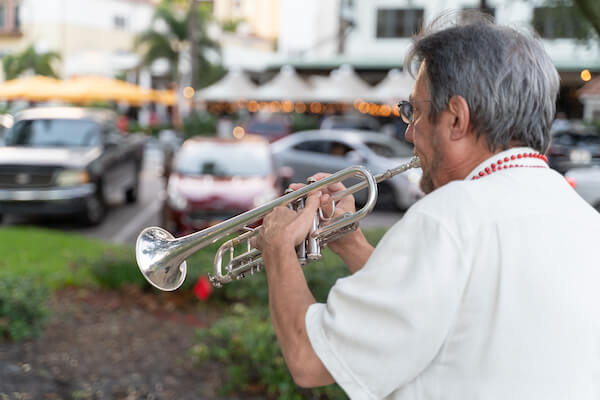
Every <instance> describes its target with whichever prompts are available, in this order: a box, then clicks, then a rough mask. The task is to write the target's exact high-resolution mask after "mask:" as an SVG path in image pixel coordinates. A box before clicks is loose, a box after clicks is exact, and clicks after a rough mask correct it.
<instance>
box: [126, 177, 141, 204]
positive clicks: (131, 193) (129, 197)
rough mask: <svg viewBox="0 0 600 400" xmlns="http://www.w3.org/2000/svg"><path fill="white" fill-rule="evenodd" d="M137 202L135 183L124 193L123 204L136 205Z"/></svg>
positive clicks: (136, 186)
mask: <svg viewBox="0 0 600 400" xmlns="http://www.w3.org/2000/svg"><path fill="white" fill-rule="evenodd" d="M137 201H138V183H137V181H136V183H135V185H134V186H132V187H130V188H128V189H127V190H126V191H125V202H126V203H127V204H133V203H137Z"/></svg>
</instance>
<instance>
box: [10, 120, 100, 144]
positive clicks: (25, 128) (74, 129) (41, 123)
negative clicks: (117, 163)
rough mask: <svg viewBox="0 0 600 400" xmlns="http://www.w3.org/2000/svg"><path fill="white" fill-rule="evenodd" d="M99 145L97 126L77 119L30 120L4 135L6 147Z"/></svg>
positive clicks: (18, 123)
mask: <svg viewBox="0 0 600 400" xmlns="http://www.w3.org/2000/svg"><path fill="white" fill-rule="evenodd" d="M99 143H100V133H99V131H98V124H96V123H95V122H93V121H90V120H78V119H32V120H23V121H19V122H17V123H16V124H15V125H14V126H13V127H12V129H11V130H10V131H9V132H8V134H7V135H6V140H5V144H6V145H8V146H30V147H90V146H96V145H98V144H99Z"/></svg>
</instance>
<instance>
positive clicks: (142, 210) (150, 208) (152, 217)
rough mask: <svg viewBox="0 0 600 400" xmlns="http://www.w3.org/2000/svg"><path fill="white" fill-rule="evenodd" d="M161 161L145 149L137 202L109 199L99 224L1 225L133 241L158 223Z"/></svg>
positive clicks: (372, 218)
mask: <svg viewBox="0 0 600 400" xmlns="http://www.w3.org/2000/svg"><path fill="white" fill-rule="evenodd" d="M161 164H162V156H161V154H159V152H158V151H157V150H156V149H152V148H151V149H149V150H147V151H146V154H145V158H144V169H143V171H142V175H141V183H140V193H139V199H138V202H137V203H136V204H125V201H124V199H122V198H114V199H109V205H110V208H109V211H108V214H107V216H106V219H105V220H104V222H103V223H102V224H100V225H99V226H96V227H82V226H81V224H79V223H78V222H77V221H75V220H70V219H67V218H65V219H56V218H44V219H39V218H24V217H14V216H6V218H5V219H4V222H3V225H4V226H8V225H22V224H28V225H31V224H34V225H36V226H41V227H45V228H48V229H58V230H62V231H65V232H69V233H77V234H81V235H84V236H88V237H91V238H95V239H101V240H105V241H108V242H112V243H117V244H132V245H133V244H135V241H136V238H137V236H138V234H139V233H140V232H141V231H142V229H144V228H145V227H148V226H153V225H160V218H159V211H160V206H161V201H162V197H163V191H164V179H163V178H162V176H161V173H162V169H161V167H160V165H161ZM401 216H402V213H401V212H389V211H375V212H373V213H371V214H370V215H369V216H367V217H366V218H364V219H363V220H362V221H361V222H360V225H361V227H362V228H366V229H369V228H379V227H384V228H387V227H390V226H391V225H392V224H393V223H395V222H396V221H398V219H400V217H401ZM0 226H1V225H0Z"/></svg>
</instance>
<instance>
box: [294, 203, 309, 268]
mask: <svg viewBox="0 0 600 400" xmlns="http://www.w3.org/2000/svg"><path fill="white" fill-rule="evenodd" d="M303 208H304V198H302V197H301V198H299V199H298V200H296V203H295V204H294V210H296V211H297V210H302V209H303ZM296 257H297V258H298V262H299V263H300V265H304V264H306V262H307V261H306V260H307V258H306V257H307V253H306V240H303V241H302V242H301V243H300V244H299V245H298V246H296Z"/></svg>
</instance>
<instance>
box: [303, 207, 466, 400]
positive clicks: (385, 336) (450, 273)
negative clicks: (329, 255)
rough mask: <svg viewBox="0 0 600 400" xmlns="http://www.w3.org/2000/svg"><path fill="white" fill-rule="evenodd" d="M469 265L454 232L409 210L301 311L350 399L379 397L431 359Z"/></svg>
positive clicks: (452, 315)
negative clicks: (322, 297)
mask: <svg viewBox="0 0 600 400" xmlns="http://www.w3.org/2000/svg"><path fill="white" fill-rule="evenodd" d="M468 267H469V266H467V265H465V263H464V262H463V257H462V252H461V249H460V248H459V245H458V242H457V241H456V238H455V237H454V235H452V234H451V233H450V232H449V231H448V230H447V229H445V228H444V227H443V226H442V224H441V223H439V222H438V221H436V220H435V218H433V217H430V216H427V215H425V214H422V213H419V212H410V211H409V212H408V213H407V214H406V215H405V216H404V217H403V218H402V220H401V221H400V222H398V223H397V224H396V225H394V226H393V227H392V228H391V229H390V230H389V231H388V232H387V233H386V234H385V235H384V237H383V238H382V239H381V241H380V242H379V244H378V245H377V247H376V248H375V250H374V252H373V253H372V255H371V257H370V258H369V260H368V262H367V264H366V265H365V266H364V267H363V268H362V269H361V270H359V271H358V272H356V273H355V274H354V275H352V276H349V277H347V278H343V279H340V280H338V281H337V282H336V284H335V285H334V286H333V288H332V289H331V291H330V293H329V296H328V298H327V303H326V304H313V305H312V306H311V307H310V308H309V309H308V311H307V314H306V327H307V332H308V336H309V339H310V342H311V345H312V347H313V349H314V350H315V352H316V353H317V355H318V357H319V358H320V359H321V361H322V362H323V364H324V365H325V367H326V368H327V370H328V371H329V372H330V373H331V375H332V376H333V377H334V379H335V380H336V382H337V383H338V384H339V385H340V386H341V387H342V388H343V389H344V390H345V391H346V393H347V394H348V395H349V396H350V397H351V398H353V399H355V398H356V399H371V398H373V399H375V398H377V399H379V398H383V397H385V396H387V395H389V394H390V393H392V392H393V391H394V390H396V389H398V388H400V387H402V386H403V385H404V384H406V383H408V382H410V381H411V380H413V379H414V378H415V377H417V376H418V375H419V374H420V373H421V372H422V371H423V370H424V369H425V368H426V367H427V365H428V364H429V363H430V362H431V361H432V360H433V359H434V357H435V355H436V354H437V353H438V351H439V350H440V348H441V346H442V343H443V341H444V338H445V337H446V335H447V333H448V331H449V329H450V326H451V324H452V322H453V320H454V318H455V315H456V311H457V309H458V306H459V303H460V300H461V297H462V293H463V291H464V287H465V285H466V281H467V279H468Z"/></svg>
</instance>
